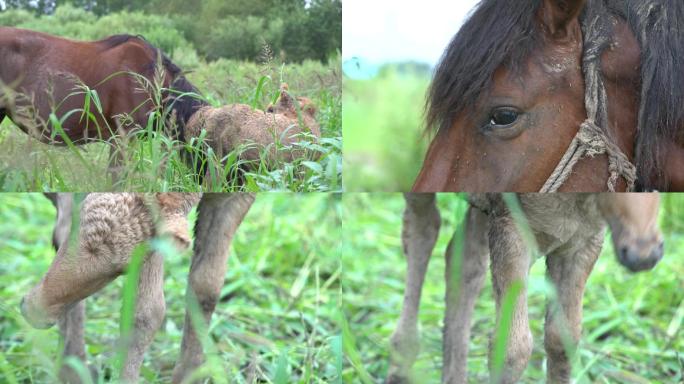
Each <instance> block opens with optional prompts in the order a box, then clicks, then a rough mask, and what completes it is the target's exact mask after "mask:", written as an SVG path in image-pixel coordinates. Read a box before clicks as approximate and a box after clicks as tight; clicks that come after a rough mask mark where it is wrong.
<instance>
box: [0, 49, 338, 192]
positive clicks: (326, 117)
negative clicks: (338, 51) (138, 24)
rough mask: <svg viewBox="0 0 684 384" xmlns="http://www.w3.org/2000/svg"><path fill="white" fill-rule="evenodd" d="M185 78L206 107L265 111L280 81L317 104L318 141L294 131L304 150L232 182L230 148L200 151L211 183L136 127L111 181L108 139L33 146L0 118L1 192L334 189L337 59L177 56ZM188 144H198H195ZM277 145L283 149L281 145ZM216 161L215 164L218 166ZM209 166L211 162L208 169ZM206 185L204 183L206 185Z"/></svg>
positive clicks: (173, 145) (166, 143) (169, 144)
mask: <svg viewBox="0 0 684 384" xmlns="http://www.w3.org/2000/svg"><path fill="white" fill-rule="evenodd" d="M174 58H177V60H179V61H180V62H188V63H190V64H188V66H185V67H184V69H186V70H187V71H188V78H189V80H190V81H191V82H192V83H193V84H194V85H195V86H196V87H197V88H198V89H199V90H200V92H201V93H202V95H203V96H204V97H205V98H206V99H207V100H208V101H209V102H210V103H211V104H212V105H214V106H220V105H226V104H232V103H243V104H249V105H252V106H254V107H256V108H258V109H262V110H263V109H266V107H267V105H268V104H269V103H271V102H274V100H275V98H276V97H277V95H278V92H279V87H280V84H281V83H283V82H286V83H288V85H289V90H290V93H291V94H293V95H294V96H306V97H309V98H311V99H312V100H313V102H314V104H315V105H316V106H317V108H318V113H317V120H318V121H319V123H320V126H321V133H322V137H323V138H322V139H321V141H320V142H319V143H315V142H314V141H313V140H312V139H311V138H306V137H302V138H301V140H300V141H299V143H298V144H296V145H295V146H298V147H300V148H305V149H306V150H307V155H306V156H303V157H302V158H299V159H295V160H294V161H292V162H290V163H286V162H284V161H283V160H278V161H277V162H276V163H275V164H268V165H266V164H257V165H256V166H255V167H254V170H252V171H250V172H248V173H247V174H246V175H245V183H244V184H242V185H241V184H238V182H237V180H236V178H235V177H231V176H230V175H231V174H234V172H235V170H236V169H237V167H238V165H239V161H238V160H237V155H238V154H239V152H240V151H242V150H244V148H238V149H236V150H235V151H234V152H233V153H231V154H228V155H227V156H225V157H224V158H223V159H219V158H216V157H215V156H214V157H212V156H211V155H210V156H208V158H209V161H213V162H214V163H215V164H217V167H216V168H219V174H217V175H214V176H212V179H214V180H213V181H212V182H211V183H209V184H205V185H204V187H202V186H200V185H199V182H198V179H197V175H196V172H195V171H194V169H193V168H192V167H190V166H189V165H188V164H187V163H186V162H184V161H183V159H182V158H181V156H180V148H181V147H183V146H184V145H186V144H185V143H180V142H178V141H173V140H170V139H169V138H168V137H166V136H165V135H163V134H160V133H159V132H161V129H159V128H160V127H161V123H160V122H157V123H153V124H152V126H147V127H141V128H143V131H144V132H143V133H144V134H145V138H139V137H137V136H136V137H134V138H133V140H124V142H125V146H124V152H125V153H126V160H125V163H124V168H123V170H122V173H121V174H122V177H121V180H119V181H118V182H115V181H114V180H112V178H111V177H110V176H109V175H108V173H107V172H106V171H105V170H106V167H107V162H108V158H109V147H110V144H108V143H104V142H102V143H94V144H88V145H85V146H80V147H66V148H57V147H53V146H48V145H45V144H40V143H38V142H37V141H36V140H33V139H32V138H30V137H28V136H27V135H25V134H24V133H23V132H21V131H20V130H19V129H18V128H17V127H15V126H14V125H13V124H11V122H10V121H9V119H5V121H4V122H2V124H0V143H1V144H2V147H3V151H2V154H0V190H5V191H46V190H59V191H79V192H82V191H112V190H113V191H139V192H144V191H198V190H200V189H202V190H205V191H214V192H231V191H236V190H248V191H298V192H304V191H307V192H312V191H313V192H316V191H319V192H328V191H333V192H334V191H340V190H341V188H342V117H341V109H342V101H341V86H340V84H341V77H340V76H341V74H340V69H339V68H340V63H339V59H334V58H333V59H332V60H330V63H329V64H322V63H320V62H314V61H305V62H303V63H301V64H280V63H277V62H275V61H274V60H273V59H272V58H270V57H269V56H268V55H267V56H265V59H264V61H263V62H262V63H260V64H256V63H250V62H241V61H234V60H226V59H219V60H217V61H213V62H205V61H202V60H200V59H198V58H197V57H191V58H185V57H184V56H183V52H182V51H178V50H177V51H176V52H174ZM138 136H141V135H138ZM195 147H196V148H198V147H199V145H197V144H196V145H195ZM278 148H279V150H286V148H283V147H282V146H279V147H278ZM222 160H223V163H222V164H223V165H218V164H219V163H221V162H222ZM212 168H215V167H212ZM208 185H211V186H208Z"/></svg>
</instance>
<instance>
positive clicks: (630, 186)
mask: <svg viewBox="0 0 684 384" xmlns="http://www.w3.org/2000/svg"><path fill="white" fill-rule="evenodd" d="M683 19H684V2H681V1H671V0H518V1H509V0H483V1H481V2H480V4H479V6H478V8H477V9H476V10H475V11H474V12H473V13H472V15H471V16H470V18H469V20H468V21H467V22H466V23H465V24H464V26H463V27H462V28H461V29H460V31H459V32H458V33H457V34H456V36H455V37H454V38H453V40H452V41H451V43H450V44H449V46H448V47H447V48H446V51H445V52H444V55H443V56H442V59H441V62H440V63H439V65H438V66H437V69H436V71H435V74H434V78H433V81H432V84H431V86H430V89H429V92H428V97H427V102H426V126H427V127H428V129H431V130H434V131H435V135H434V138H433V140H432V143H431V145H430V147H429V150H428V152H427V155H426V158H425V163H424V165H423V168H422V170H421V172H420V174H419V176H418V178H417V180H416V182H415V184H414V187H413V191H414V192H447V191H456V192H460V191H466V192H506V191H511V192H540V191H541V192H555V191H565V192H602V191H625V190H627V191H629V190H654V189H657V190H661V191H665V190H670V191H681V190H684V88H683V86H684V55H682V54H681V52H682V51H684V33H682V28H681V20H683Z"/></svg>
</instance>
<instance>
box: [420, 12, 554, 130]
mask: <svg viewBox="0 0 684 384" xmlns="http://www.w3.org/2000/svg"><path fill="white" fill-rule="evenodd" d="M540 4H541V0H516V1H510V0H483V1H482V2H480V4H479V5H478V7H477V8H476V9H475V10H474V11H473V13H472V14H471V15H470V16H469V18H468V20H467V21H466V22H465V23H464V24H463V26H462V27H461V29H460V30H459V31H458V33H457V34H456V35H455V36H454V38H453V39H452V40H451V42H450V43H449V45H448V47H447V49H446V50H445V52H444V54H443V55H442V57H441V59H440V61H439V63H438V65H437V67H436V69H435V73H434V76H433V80H432V83H431V85H430V89H429V91H428V95H427V100H426V104H425V118H426V129H436V130H439V129H444V128H448V127H449V126H451V124H452V123H453V120H454V119H455V117H456V115H457V114H459V113H461V112H463V111H464V110H466V109H468V108H469V107H472V106H473V105H474V104H475V102H476V101H477V100H478V99H479V98H480V97H481V95H482V94H483V93H484V92H486V91H487V89H489V88H490V86H491V83H492V77H493V76H494V72H495V71H496V69H497V68H499V67H500V66H502V65H505V66H506V67H507V68H508V69H511V70H512V71H513V72H516V73H519V72H520V70H521V68H522V65H523V64H524V62H525V59H526V58H527V57H528V56H529V55H530V53H531V52H532V50H534V48H536V47H537V46H538V44H539V42H540V39H539V34H540V31H538V29H539V27H538V25H537V22H536V14H537V9H538V8H539V6H540Z"/></svg>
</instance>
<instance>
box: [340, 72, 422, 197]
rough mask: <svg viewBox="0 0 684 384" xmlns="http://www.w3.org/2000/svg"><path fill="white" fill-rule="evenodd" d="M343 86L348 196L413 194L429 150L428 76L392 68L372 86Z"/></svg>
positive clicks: (355, 83)
mask: <svg viewBox="0 0 684 384" xmlns="http://www.w3.org/2000/svg"><path fill="white" fill-rule="evenodd" d="M343 83H344V95H343V102H344V109H343V111H342V119H343V121H344V164H345V176H344V187H345V190H347V191H352V192H393V191H408V190H410V189H411V186H412V185H413V181H414V180H415V178H416V176H417V175H418V171H419V170H420V167H421V165H422V162H423V158H424V156H425V149H426V148H427V144H428V138H427V137H425V136H424V135H423V123H422V113H423V104H424V102H425V91H426V89H427V86H428V83H429V75H428V74H425V73H423V72H417V71H399V70H397V69H394V68H393V67H387V68H384V69H383V70H381V71H380V73H379V74H378V76H376V77H374V78H372V79H370V80H352V79H349V78H346V77H345V78H344V80H343Z"/></svg>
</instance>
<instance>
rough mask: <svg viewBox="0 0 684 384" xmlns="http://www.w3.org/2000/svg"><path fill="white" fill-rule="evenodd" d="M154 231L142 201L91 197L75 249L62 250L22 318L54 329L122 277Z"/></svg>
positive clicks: (126, 196) (28, 298) (64, 246)
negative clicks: (61, 319)
mask: <svg viewBox="0 0 684 384" xmlns="http://www.w3.org/2000/svg"><path fill="white" fill-rule="evenodd" d="M153 231H154V224H153V221H152V217H151V214H150V212H149V210H147V209H145V208H144V202H143V201H142V199H141V198H140V197H139V196H136V195H131V194H103V195H100V194H91V195H88V196H87V197H86V199H85V200H84V201H83V205H82V208H81V219H80V231H79V235H78V240H77V243H76V244H70V242H66V243H64V244H62V246H60V248H59V251H58V252H57V256H56V257H55V259H54V260H53V262H52V265H51V266H50V268H49V270H48V272H47V273H46V274H45V276H44V277H43V279H42V280H41V281H40V283H39V284H38V285H36V286H35V287H34V288H33V289H31V291H30V292H29V293H28V294H27V295H26V296H24V299H23V300H22V304H21V310H22V314H23V315H24V317H25V318H26V320H27V321H28V322H29V323H30V324H31V325H33V326H34V327H37V328H48V327H51V326H52V325H54V323H56V322H57V320H58V318H59V317H60V316H62V315H64V313H65V312H66V311H67V310H68V309H69V308H71V307H72V306H74V305H75V304H76V303H77V302H78V301H80V300H83V299H85V298H86V297H88V296H90V295H91V294H93V293H95V292H96V291H98V290H100V289H101V288H102V287H104V286H105V285H107V284H108V283H109V282H111V281H112V280H114V279H115V278H116V277H117V276H119V275H120V274H122V273H123V271H124V269H125V268H126V266H127V265H128V261H129V259H130V256H131V253H132V251H133V249H134V248H135V247H136V246H137V245H138V244H140V243H142V242H143V241H145V240H147V239H149V238H150V237H151V236H152V234H153Z"/></svg>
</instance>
